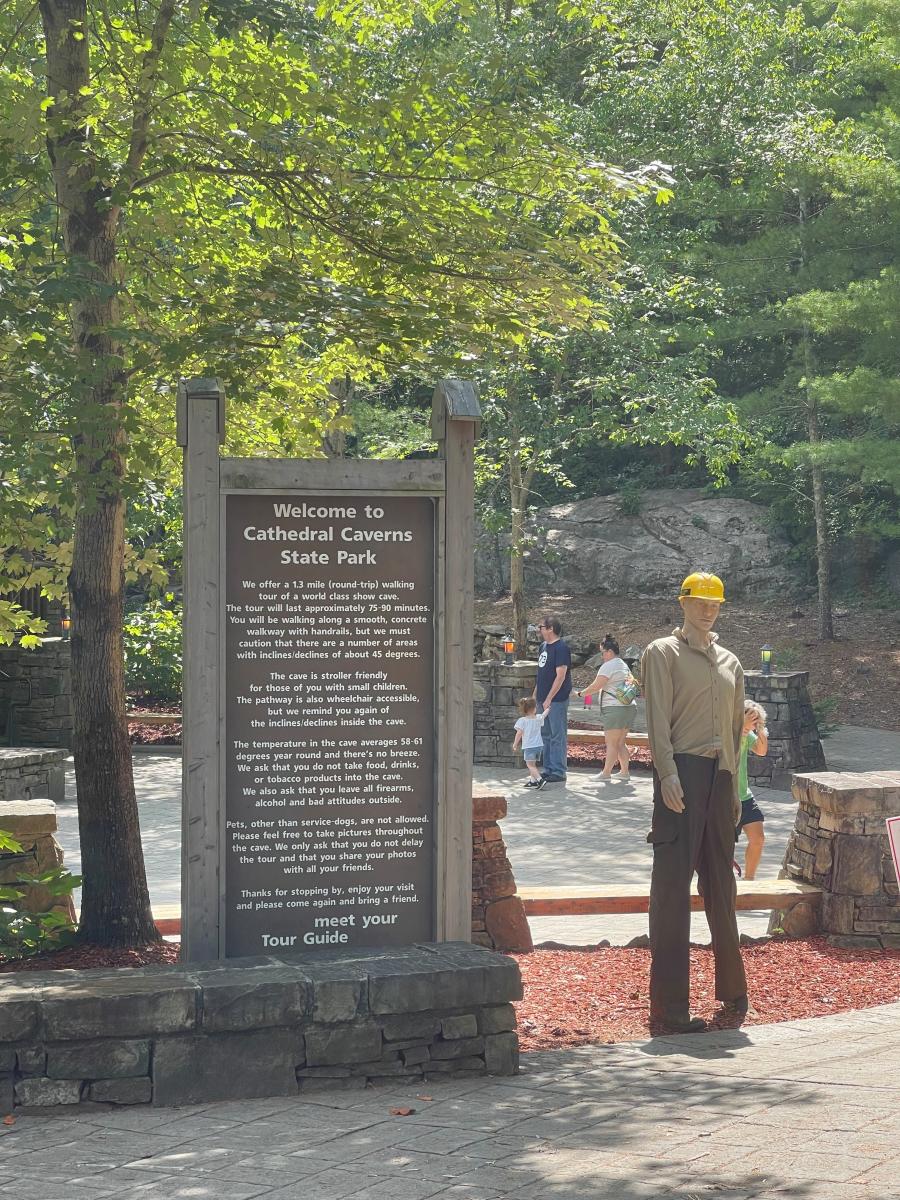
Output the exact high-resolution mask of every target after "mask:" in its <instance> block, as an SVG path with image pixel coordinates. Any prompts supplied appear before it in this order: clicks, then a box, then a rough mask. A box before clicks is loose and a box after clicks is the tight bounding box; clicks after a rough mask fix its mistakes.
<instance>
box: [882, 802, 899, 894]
mask: <svg viewBox="0 0 900 1200" xmlns="http://www.w3.org/2000/svg"><path fill="white" fill-rule="evenodd" d="M885 825H887V835H888V841H889V842H890V844H891V858H893V860H894V870H895V871H896V872H897V879H898V880H900V817H888V819H887V820H886V821H885Z"/></svg>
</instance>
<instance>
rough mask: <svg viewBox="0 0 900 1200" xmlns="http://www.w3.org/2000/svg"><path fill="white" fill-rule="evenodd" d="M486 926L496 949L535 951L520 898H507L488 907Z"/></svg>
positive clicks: (485, 915)
mask: <svg viewBox="0 0 900 1200" xmlns="http://www.w3.org/2000/svg"><path fill="white" fill-rule="evenodd" d="M513 886H515V883H514V884H513ZM484 924H485V928H486V930H487V933H488V935H489V936H490V938H491V942H492V944H493V946H494V949H496V950H506V951H510V952H513V953H515V952H521V953H528V951H530V950H533V949H534V943H533V941H532V937H531V929H530V927H529V925H528V918H527V917H526V916H525V907H524V905H523V904H522V901H521V900H520V899H519V897H518V896H507V897H505V898H504V899H502V900H495V901H494V902H493V903H492V904H489V905H487V907H486V908H485V913H484Z"/></svg>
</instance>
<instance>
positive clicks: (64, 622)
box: [59, 613, 72, 638]
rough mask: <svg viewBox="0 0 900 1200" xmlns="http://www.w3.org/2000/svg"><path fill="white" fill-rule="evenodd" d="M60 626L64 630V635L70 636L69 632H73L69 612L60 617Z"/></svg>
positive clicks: (65, 636)
mask: <svg viewBox="0 0 900 1200" xmlns="http://www.w3.org/2000/svg"><path fill="white" fill-rule="evenodd" d="M59 627H60V629H61V630H62V635H63V637H64V638H68V636H69V634H70V633H71V632H72V618H71V617H70V616H69V614H68V613H63V615H62V616H61V617H60V618H59Z"/></svg>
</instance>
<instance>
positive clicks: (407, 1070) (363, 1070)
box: [350, 1059, 422, 1079]
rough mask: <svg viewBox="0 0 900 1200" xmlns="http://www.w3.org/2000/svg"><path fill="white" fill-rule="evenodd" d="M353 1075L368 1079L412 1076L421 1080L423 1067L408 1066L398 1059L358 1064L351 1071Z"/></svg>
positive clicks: (412, 1064) (415, 1064)
mask: <svg viewBox="0 0 900 1200" xmlns="http://www.w3.org/2000/svg"><path fill="white" fill-rule="evenodd" d="M350 1074H351V1075H362V1076H363V1077H364V1078H366V1079H405V1078H409V1077H410V1076H412V1077H414V1078H416V1079H421V1077H422V1067H421V1066H420V1065H419V1064H417V1063H411V1064H410V1065H409V1066H406V1064H405V1063H403V1062H401V1061H400V1059H397V1061H396V1062H381V1061H376V1062H367V1063H357V1064H355V1065H354V1066H353V1067H351V1069H350Z"/></svg>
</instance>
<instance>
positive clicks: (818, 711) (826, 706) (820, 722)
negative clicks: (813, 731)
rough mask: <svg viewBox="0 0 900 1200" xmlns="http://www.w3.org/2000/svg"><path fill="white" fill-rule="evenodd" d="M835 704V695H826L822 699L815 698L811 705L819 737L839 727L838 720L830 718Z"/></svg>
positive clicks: (825, 735) (823, 736)
mask: <svg viewBox="0 0 900 1200" xmlns="http://www.w3.org/2000/svg"><path fill="white" fill-rule="evenodd" d="M837 706H838V699H837V697H836V696H826V697H825V699H824V700H817V701H816V702H815V704H814V705H813V706H812V710H813V716H814V717H815V718H816V726H817V728H818V730H819V737H820V738H827V737H828V736H829V735H830V734H832V733H837V731H838V730H839V729H840V727H841V723H840V721H833V720H832V717H833V716H834V710H835V709H836V708H837Z"/></svg>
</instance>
